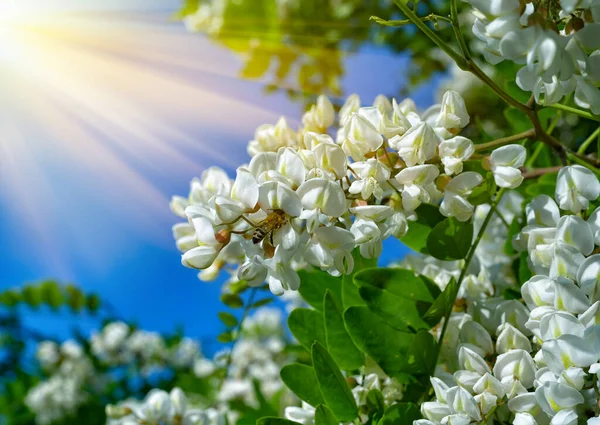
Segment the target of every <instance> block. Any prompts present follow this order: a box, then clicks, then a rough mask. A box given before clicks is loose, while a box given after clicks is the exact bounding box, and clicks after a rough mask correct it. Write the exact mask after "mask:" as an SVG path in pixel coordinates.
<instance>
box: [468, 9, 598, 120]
mask: <svg viewBox="0 0 600 425" xmlns="http://www.w3.org/2000/svg"><path fill="white" fill-rule="evenodd" d="M465 1H468V2H469V3H470V4H471V5H472V6H473V8H474V9H473V13H474V14H475V16H476V19H475V23H474V24H473V34H474V35H475V36H476V37H477V38H478V39H479V40H481V41H483V42H484V43H485V48H484V50H483V54H484V57H485V58H486V59H487V60H488V61H489V62H490V63H492V64H497V63H499V62H502V61H503V60H510V61H513V62H515V63H516V64H519V65H523V67H522V68H521V69H520V70H519V72H518V73H517V84H518V86H519V87H520V88H521V89H523V90H525V91H529V92H532V93H533V94H534V95H535V99H536V101H537V102H538V103H540V104H546V105H548V104H553V103H557V102H559V101H560V100H561V99H563V98H564V97H565V96H567V95H570V94H573V93H574V100H575V103H577V105H579V106H580V107H582V108H586V109H590V110H591V111H592V113H594V114H600V90H598V87H597V86H598V85H599V84H600V50H599V49H600V3H599V2H598V1H596V0H561V1H560V2H558V1H555V2H550V1H546V2H534V1H528V2H525V1H520V0H465ZM536 5H537V6H536ZM556 6H559V10H555V8H556ZM536 7H537V10H536ZM553 14H554V15H555V16H553ZM556 22H558V25H557V24H556Z"/></svg>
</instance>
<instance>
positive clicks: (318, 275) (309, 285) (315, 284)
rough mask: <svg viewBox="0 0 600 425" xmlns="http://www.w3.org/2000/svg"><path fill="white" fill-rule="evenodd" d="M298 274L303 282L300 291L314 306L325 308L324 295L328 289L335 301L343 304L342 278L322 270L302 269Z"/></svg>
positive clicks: (305, 299)
mask: <svg viewBox="0 0 600 425" xmlns="http://www.w3.org/2000/svg"><path fill="white" fill-rule="evenodd" d="M298 275H299V276H300V280H301V282H302V285H300V289H298V292H300V295H301V296H302V298H303V299H304V301H306V302H307V303H308V304H309V305H310V306H311V307H312V308H315V309H317V310H319V311H321V310H322V309H323V297H324V296H325V292H326V291H329V293H330V294H331V296H332V297H333V298H334V299H335V301H336V302H337V303H338V304H339V305H341V303H342V278H340V277H334V276H331V275H330V274H329V273H323V272H322V271H320V270H311V271H308V270H300V271H298Z"/></svg>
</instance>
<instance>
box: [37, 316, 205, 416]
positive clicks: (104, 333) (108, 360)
mask: <svg viewBox="0 0 600 425" xmlns="http://www.w3.org/2000/svg"><path fill="white" fill-rule="evenodd" d="M89 345H90V350H91V352H90V353H86V352H85V350H84V349H83V347H82V346H81V345H80V344H79V343H77V342H75V341H72V340H68V341H65V342H63V343H62V344H60V345H59V344H57V343H55V342H53V341H43V342H41V343H40V344H38V347H37V351H36V358H37V361H38V363H39V365H40V368H41V369H42V372H43V373H44V375H45V378H46V379H43V380H42V381H41V382H40V383H38V384H37V385H36V386H34V387H33V388H31V389H30V390H29V392H28V394H27V396H26V399H25V403H26V405H27V406H28V407H29V409H30V410H31V411H32V412H33V413H34V414H35V420H36V423H38V424H41V425H45V424H49V423H54V422H56V421H59V420H63V419H64V418H68V417H71V416H75V415H76V412H77V409H78V408H80V407H81V406H82V405H84V404H85V403H86V402H88V401H90V400H93V399H94V398H96V397H98V396H99V395H101V394H104V392H105V391H106V390H107V388H108V386H109V384H110V383H111V382H112V381H113V380H114V378H115V376H113V375H111V371H114V370H116V369H118V368H120V367H127V368H129V369H132V368H134V369H135V370H137V371H138V373H139V374H140V376H142V377H144V378H147V377H151V376H153V374H158V373H160V372H161V371H165V370H182V371H186V370H187V371H189V372H190V373H193V371H194V370H195V368H196V367H197V364H198V363H199V362H201V361H202V360H206V359H204V358H203V357H202V354H201V352H200V345H199V343H198V342H197V341H194V340H192V339H190V338H182V339H181V340H180V341H179V342H178V343H177V344H175V345H173V346H172V347H170V348H169V347H167V343H166V342H165V340H164V339H163V337H161V336H160V335H159V334H157V333H154V332H147V331H143V330H134V329H132V328H131V327H130V326H128V325H127V324H125V323H123V322H111V323H108V324H107V325H106V326H104V328H103V329H102V330H101V331H100V332H97V333H94V334H93V335H92V336H91V337H90V341H89ZM98 364H100V365H101V366H100V367H98V366H97V365H98Z"/></svg>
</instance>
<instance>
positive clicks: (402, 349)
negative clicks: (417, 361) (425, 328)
mask: <svg viewBox="0 0 600 425" xmlns="http://www.w3.org/2000/svg"><path fill="white" fill-rule="evenodd" d="M344 322H345V323H346V329H347V330H348V333H349V334H350V336H351V337H352V340H353V341H354V343H355V344H356V346H357V347H358V348H359V349H360V350H361V351H362V352H363V353H365V354H367V355H368V356H369V357H371V358H372V359H373V360H374V361H375V362H376V363H377V364H378V365H379V366H380V367H381V368H382V369H383V371H384V372H385V373H387V374H388V375H389V376H392V377H398V376H404V374H405V372H406V371H407V369H408V364H407V353H408V351H409V349H410V346H411V344H412V342H413V340H414V333H411V332H402V331H399V330H397V329H394V328H392V327H391V326H390V325H388V324H387V323H386V321H385V320H383V319H382V318H380V317H379V316H378V315H376V314H374V313H372V312H371V311H370V310H369V309H368V308H367V307H358V306H356V307H350V308H348V309H347V310H346V311H345V312H344Z"/></svg>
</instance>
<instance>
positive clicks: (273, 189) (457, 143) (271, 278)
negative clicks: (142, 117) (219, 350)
mask: <svg viewBox="0 0 600 425" xmlns="http://www.w3.org/2000/svg"><path fill="white" fill-rule="evenodd" d="M302 122H303V126H302V127H301V128H300V129H298V131H294V130H292V129H291V128H290V127H289V126H288V124H287V122H286V121H285V119H283V118H282V119H280V120H279V122H278V123H277V124H276V125H263V126H260V127H259V128H258V129H257V131H256V134H255V139H254V140H252V141H251V142H250V143H249V144H248V153H249V154H250V156H251V157H252V159H251V161H250V163H249V164H246V165H243V166H241V167H239V168H238V169H237V171H236V174H237V176H236V178H235V180H231V179H230V178H229V177H228V176H227V174H226V173H225V172H224V171H223V170H221V169H219V168H216V167H211V168H209V169H207V170H206V171H205V172H204V173H203V175H202V177H201V178H200V179H194V180H193V181H192V183H191V188H190V193H189V196H188V197H187V198H183V197H178V196H176V197H174V198H173V200H172V202H171V209H172V210H173V212H174V213H175V214H177V215H179V216H181V217H183V218H186V219H187V222H183V223H180V224H177V225H175V226H174V227H173V234H174V237H175V240H176V243H177V246H178V248H179V249H180V250H181V251H182V252H183V256H182V263H183V264H184V265H185V266H188V267H193V268H197V269H201V270H202V272H200V274H199V277H200V279H202V280H211V279H214V278H215V277H216V276H217V275H218V273H219V272H220V271H221V270H222V269H223V268H225V266H227V265H229V266H234V267H236V268H237V277H238V278H239V279H240V280H244V281H246V282H248V284H249V285H250V286H257V285H261V284H262V283H263V282H265V281H266V282H267V283H268V284H269V287H270V289H271V291H272V292H273V293H275V294H277V295H281V294H283V293H284V292H285V291H286V290H288V289H291V290H295V289H298V287H299V285H300V279H299V277H298V274H297V273H296V270H297V269H298V268H301V267H305V266H307V265H310V266H314V267H318V268H320V269H321V270H325V271H327V272H329V273H330V274H332V275H336V276H337V275H340V274H346V273H350V272H351V271H352V269H353V264H354V260H353V257H352V254H351V252H352V250H353V249H354V248H355V247H358V248H359V249H360V253H361V255H362V256H363V257H365V258H377V257H378V256H379V254H380V253H381V251H382V241H383V240H384V239H386V238H388V237H390V236H394V237H402V236H403V235H404V234H405V233H406V231H407V228H408V223H409V221H411V220H415V219H416V218H417V215H416V212H415V210H416V209H417V208H418V207H419V206H420V205H421V203H431V204H438V203H439V204H440V211H441V212H442V214H444V215H445V216H447V217H456V219H458V220H460V221H466V220H469V219H470V218H471V217H472V215H473V213H474V211H475V207H474V206H473V205H472V204H471V203H470V202H469V201H468V200H467V198H468V196H469V194H470V193H471V192H472V190H473V189H474V188H475V187H477V186H478V185H479V184H480V183H481V182H482V181H483V176H482V175H481V174H479V173H478V172H473V171H466V172H463V163H464V162H465V161H467V160H469V158H471V156H472V155H473V153H474V151H475V148H474V144H473V142H472V141H471V140H469V139H467V138H465V137H462V136H459V135H457V134H458V133H459V132H460V131H461V129H462V128H463V127H465V126H466V125H467V124H468V122H469V115H468V113H467V111H466V109H465V105H464V101H463V99H462V97H461V96H460V95H459V94H458V93H456V92H453V91H448V92H446V94H445V95H444V97H443V99H442V103H441V104H438V105H434V106H432V107H430V108H429V109H427V110H426V111H425V112H423V113H422V114H419V113H418V112H417V109H416V106H415V104H414V102H413V101H412V100H411V99H405V100H404V101H402V102H401V103H397V102H396V101H395V100H392V101H391V102H390V101H389V99H387V98H386V97H384V96H378V97H377V98H376V100H375V102H374V104H373V106H368V107H361V103H360V99H359V98H358V96H357V95H352V96H350V97H349V98H348V100H347V101H346V103H345V104H344V105H343V107H342V108H341V110H340V111H339V114H337V117H336V113H335V111H334V107H333V105H332V104H331V103H330V101H329V100H328V99H327V98H326V97H324V96H321V97H319V99H318V101H317V103H316V105H313V106H312V107H311V108H310V109H309V110H308V112H306V113H305V114H304V116H303V119H302ZM336 122H337V124H338V127H337V129H336V128H335V127H334V125H335V124H336ZM330 134H331V135H330ZM332 136H334V137H332ZM524 159H525V149H524V148H523V147H522V146H520V145H509V146H503V147H501V148H499V149H497V150H496V151H494V152H493V153H492V156H491V166H492V171H493V174H494V178H495V181H496V184H497V185H498V186H500V187H505V188H515V187H517V186H518V185H519V184H520V183H521V181H522V180H523V178H522V176H521V171H520V169H519V167H521V166H522V165H523V161H524Z"/></svg>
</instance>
